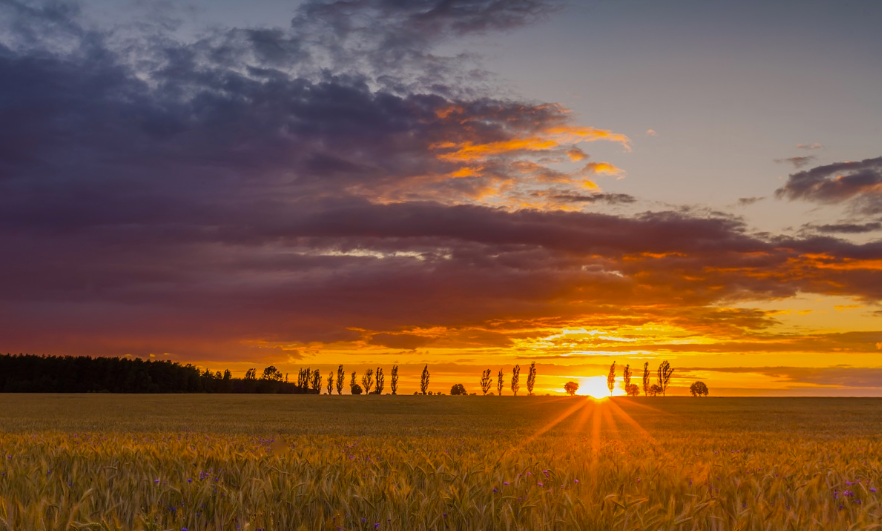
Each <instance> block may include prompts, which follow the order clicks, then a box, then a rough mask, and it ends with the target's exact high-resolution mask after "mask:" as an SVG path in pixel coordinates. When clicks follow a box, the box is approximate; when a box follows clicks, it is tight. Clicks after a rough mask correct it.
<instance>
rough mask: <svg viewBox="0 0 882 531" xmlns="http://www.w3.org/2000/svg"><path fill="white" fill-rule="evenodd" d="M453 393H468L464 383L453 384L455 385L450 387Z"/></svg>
mask: <svg viewBox="0 0 882 531" xmlns="http://www.w3.org/2000/svg"><path fill="white" fill-rule="evenodd" d="M450 394H451V395H467V394H468V393H467V392H466V389H465V386H464V385H462V384H453V387H451V388H450Z"/></svg>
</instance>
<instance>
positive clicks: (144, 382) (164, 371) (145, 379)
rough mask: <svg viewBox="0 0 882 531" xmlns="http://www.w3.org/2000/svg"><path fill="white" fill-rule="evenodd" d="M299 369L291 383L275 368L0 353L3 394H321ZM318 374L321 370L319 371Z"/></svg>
mask: <svg viewBox="0 0 882 531" xmlns="http://www.w3.org/2000/svg"><path fill="white" fill-rule="evenodd" d="M307 372H308V369H301V370H300V371H299V373H298V375H297V381H290V382H289V381H288V375H286V374H282V373H281V372H280V371H279V370H278V369H276V368H275V367H273V366H272V365H271V366H269V367H267V368H266V369H264V370H263V373H261V374H260V375H258V374H257V371H256V370H255V369H250V370H248V372H247V373H246V374H245V377H244V378H233V376H232V374H231V373H230V371H229V370H226V371H224V372H223V373H221V372H220V371H216V372H211V371H209V370H208V369H206V370H204V371H201V370H200V369H199V368H198V367H195V366H193V365H190V364H187V365H181V364H179V363H176V362H173V361H167V360H156V361H154V360H142V359H139V358H133V359H129V358H100V357H99V358H90V357H87V356H36V355H33V354H18V355H12V354H5V355H0V391H2V392H4V393H266V394H276V393H281V394H318V393H319V391H318V388H315V387H314V386H313V384H314V381H313V378H312V376H313V374H314V373H312V372H309V375H308V376H307V374H306V373H307ZM315 372H316V373H317V372H318V371H315Z"/></svg>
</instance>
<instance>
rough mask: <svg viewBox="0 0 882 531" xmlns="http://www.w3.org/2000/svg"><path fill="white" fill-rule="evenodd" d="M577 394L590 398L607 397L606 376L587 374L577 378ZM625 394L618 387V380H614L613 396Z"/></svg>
mask: <svg viewBox="0 0 882 531" xmlns="http://www.w3.org/2000/svg"><path fill="white" fill-rule="evenodd" d="M576 394H578V395H585V396H590V397H592V398H597V399H604V398H609V387H607V386H606V376H589V377H587V378H581V379H580V380H579V390H578V391H577V392H576ZM623 394H625V393H624V391H622V390H621V389H620V388H619V382H618V380H616V386H615V388H614V389H613V396H620V395H623Z"/></svg>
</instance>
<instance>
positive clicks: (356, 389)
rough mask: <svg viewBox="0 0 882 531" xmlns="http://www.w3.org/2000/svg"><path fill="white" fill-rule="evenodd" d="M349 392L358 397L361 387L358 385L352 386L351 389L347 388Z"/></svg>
mask: <svg viewBox="0 0 882 531" xmlns="http://www.w3.org/2000/svg"><path fill="white" fill-rule="evenodd" d="M349 392H351V393H352V394H353V395H360V394H361V386H360V385H358V384H354V385H353V386H352V387H351V388H349Z"/></svg>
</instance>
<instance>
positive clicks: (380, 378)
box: [374, 367, 386, 395]
mask: <svg viewBox="0 0 882 531" xmlns="http://www.w3.org/2000/svg"><path fill="white" fill-rule="evenodd" d="M384 387H386V377H385V376H384V375H383V368H382V367H377V390H376V391H374V393H375V394H378V395H381V394H383V388H384Z"/></svg>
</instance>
